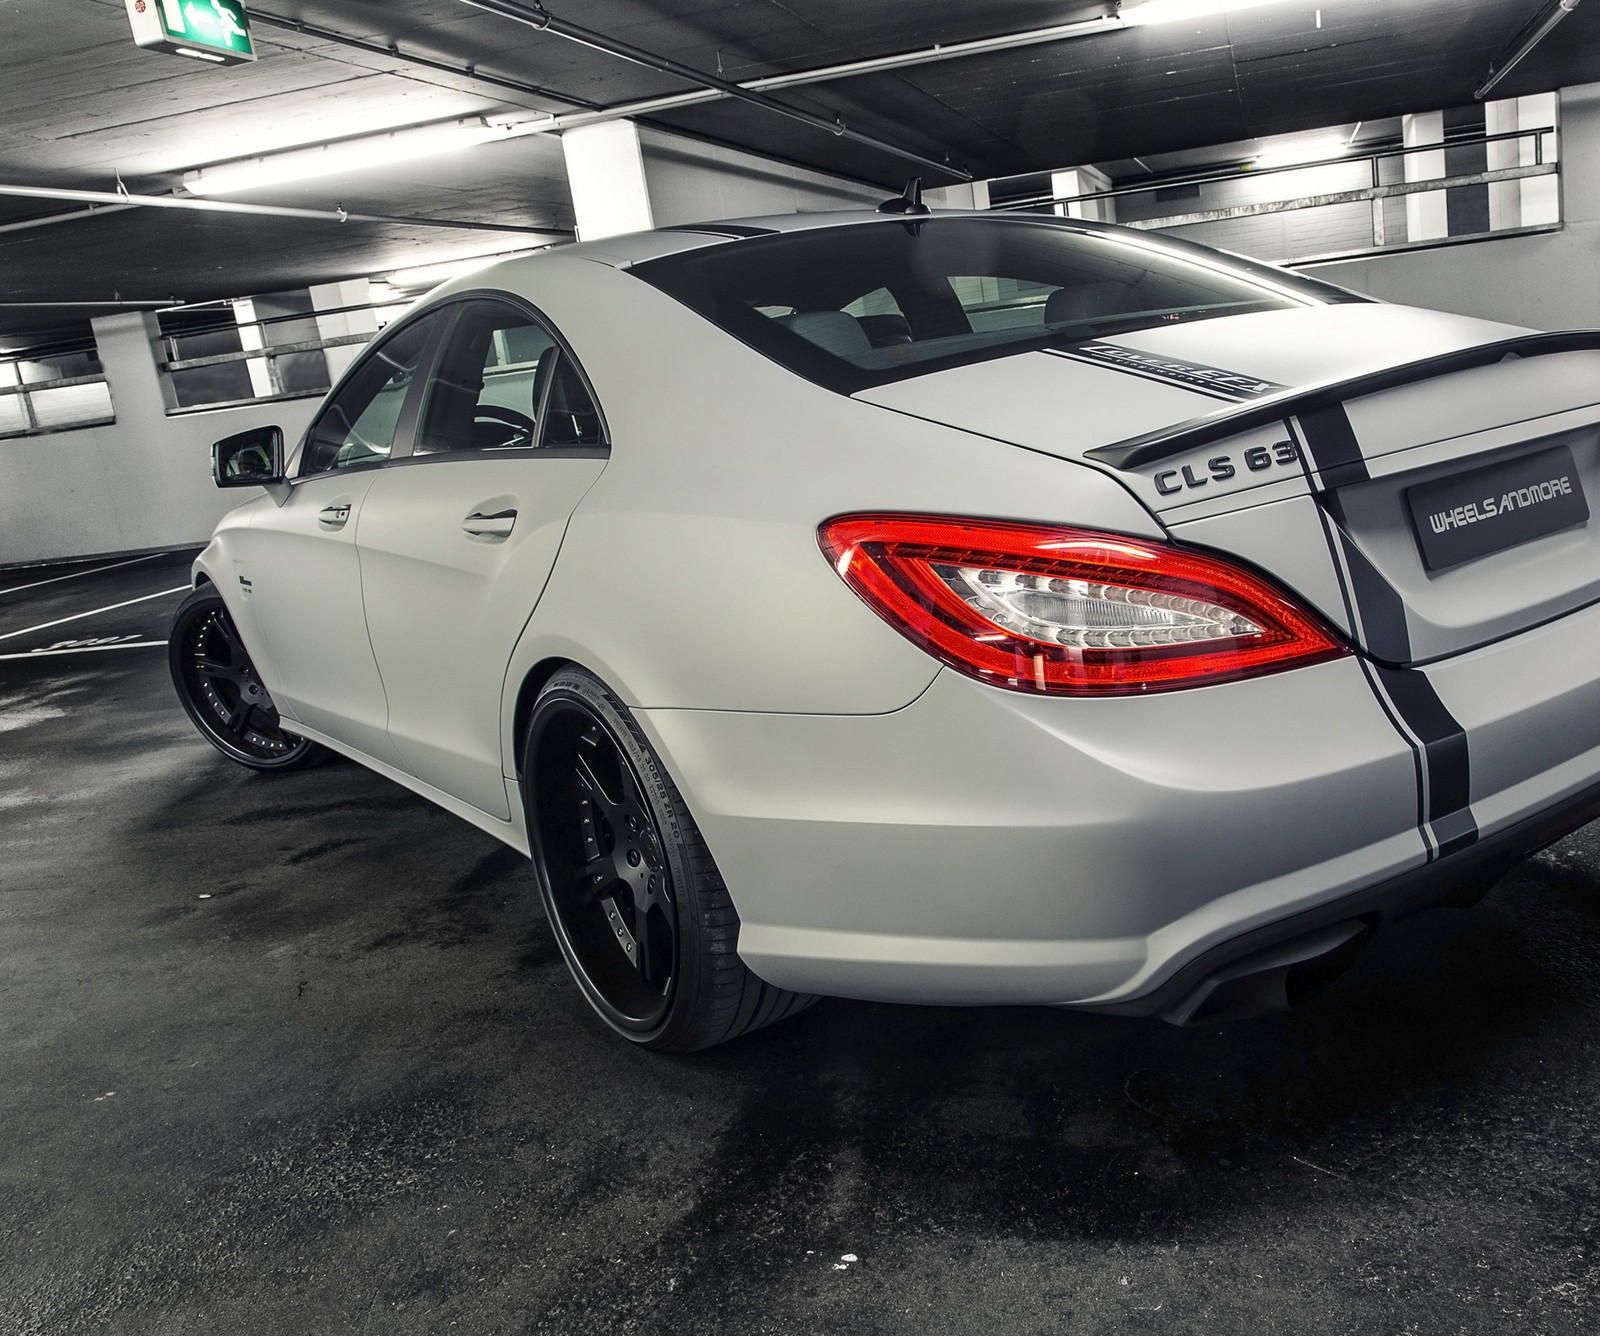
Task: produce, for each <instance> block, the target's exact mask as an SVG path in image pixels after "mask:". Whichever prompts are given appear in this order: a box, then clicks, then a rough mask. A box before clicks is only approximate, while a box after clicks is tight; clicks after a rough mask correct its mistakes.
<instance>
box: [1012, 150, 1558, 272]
mask: <svg viewBox="0 0 1600 1336" xmlns="http://www.w3.org/2000/svg"><path fill="white" fill-rule="evenodd" d="M1556 134H1557V131H1556V129H1555V127H1554V126H1539V127H1535V128H1530V129H1526V130H1511V131H1506V132H1504V133H1500V134H1477V135H1468V136H1458V137H1453V138H1447V139H1445V140H1443V141H1442V142H1438V143H1431V144H1416V145H1411V146H1409V147H1400V148H1385V149H1377V150H1373V151H1371V152H1367V153H1360V154H1348V155H1345V156H1341V157H1335V158H1319V159H1316V160H1313V161H1310V162H1298V163H1285V164H1283V165H1280V166H1274V167H1254V166H1251V165H1248V164H1242V165H1240V166H1239V167H1235V168H1230V169H1226V170H1222V169H1218V170H1212V171H1207V172H1201V173H1196V174H1193V175H1189V176H1182V177H1172V178H1165V179H1162V180H1160V181H1155V182H1150V183H1148V184H1144V183H1141V184H1139V185H1132V186H1121V187H1117V188H1115V189H1111V190H1098V191H1090V192H1086V193H1084V194H1078V195H1065V196H1054V195H1050V194H1040V195H1034V196H1028V197H1025V198H1023V199H1019V200H1012V201H1008V202H1007V203H1005V204H1002V205H997V206H996V209H997V210H1001V211H1007V212H1010V211H1038V210H1041V209H1052V210H1058V211H1062V212H1065V211H1068V210H1072V209H1073V208H1074V206H1076V208H1077V209H1078V211H1079V213H1080V216H1089V217H1094V216H1097V215H1100V214H1102V213H1103V212H1105V210H1104V209H1103V208H1102V207H1100V206H1104V205H1110V206H1111V207H1112V209H1114V208H1115V206H1116V204H1117V203H1118V202H1119V201H1128V202H1130V203H1131V202H1133V201H1134V200H1137V199H1139V198H1140V197H1148V196H1151V195H1154V194H1155V192H1157V191H1168V190H1173V189H1184V188H1195V189H1197V190H1199V191H1203V190H1204V188H1205V187H1207V186H1214V187H1227V186H1238V185H1241V184H1245V183H1249V184H1251V185H1255V184H1256V183H1258V182H1261V181H1262V180H1263V179H1265V178H1272V177H1284V176H1288V175H1291V174H1294V173H1307V172H1316V171H1326V170H1328V169H1336V168H1340V167H1343V168H1351V167H1355V166H1358V165H1359V164H1361V163H1363V162H1364V163H1366V164H1367V169H1368V172H1369V174H1370V182H1371V184H1370V185H1366V186H1362V187H1357V188H1351V189H1342V190H1323V191H1315V192H1312V193H1305V194H1296V195H1285V196H1283V197H1281V198H1278V199H1272V198H1267V199H1258V200H1247V201H1243V202H1240V203H1236V204H1220V205H1218V206H1217V207H1212V208H1200V209H1194V210H1190V211H1188V212H1185V213H1172V214H1162V215H1159V216H1155V217H1144V218H1124V217H1118V218H1117V219H1116V221H1117V222H1119V223H1121V224H1122V225H1123V226H1126V227H1134V228H1139V229H1141V230H1143V231H1169V230H1173V229H1177V228H1204V227H1206V226H1207V225H1217V224H1228V223H1237V222H1241V221H1243V220H1247V219H1254V218H1265V217H1270V216H1273V215H1281V214H1295V213H1304V212H1305V211H1307V210H1311V209H1323V208H1330V207H1334V206H1340V205H1358V204H1367V205H1370V207H1371V223H1370V244H1369V245H1367V246H1366V247H1365V248H1364V249H1366V250H1370V251H1382V250H1392V249H1395V248H1397V247H1399V246H1414V245H1418V244H1435V245H1437V244H1444V243H1448V242H1456V241H1468V240H1479V239H1482V238H1484V237H1490V236H1503V235H1505V234H1507V233H1508V232H1516V231H1535V230H1538V231H1543V230H1547V229H1549V228H1552V227H1557V226H1560V218H1559V213H1558V214H1557V216H1556V217H1555V218H1554V219H1553V220H1550V221H1545V222H1541V223H1538V224H1535V225H1532V226H1524V225H1521V224H1520V223H1519V224H1518V225H1515V226H1509V227H1495V226H1493V223H1492V221H1491V225H1490V226H1489V228H1488V229H1487V230H1483V229H1478V230H1473V231H1467V232H1459V233H1450V232H1448V231H1447V232H1446V233H1445V234H1444V235H1433V236H1428V237H1420V238H1414V237H1411V236H1410V235H1409V233H1408V230H1407V228H1406V227H1404V226H1401V227H1399V228H1396V227H1395V226H1393V225H1392V223H1391V219H1390V215H1389V213H1388V211H1387V210H1386V209H1385V207H1384V205H1385V202H1386V201H1388V200H1403V199H1406V198H1409V197H1412V196H1419V195H1431V194H1436V193H1438V192H1441V191H1452V190H1459V189H1463V188H1469V187H1475V186H1495V185H1503V184H1510V183H1514V182H1523V181H1531V180H1536V179H1538V178H1541V177H1558V176H1559V175H1560V171H1561V167H1560V163H1559V161H1557V157H1556V152H1555V145H1554V138H1553V137H1554V136H1555V135H1556ZM1547 141H1549V142H1548V143H1547ZM1496 144H1502V145H1519V146H1520V145H1523V144H1526V145H1528V146H1529V148H1530V149H1531V152H1530V151H1529V150H1524V149H1521V148H1520V147H1519V149H1518V152H1517V154H1516V156H1518V157H1523V156H1531V157H1532V159H1533V161H1532V162H1529V163H1522V164H1519V165H1517V166H1510V167H1498V168H1486V169H1485V170H1481V171H1467V172H1459V171H1458V172H1453V173H1452V172H1446V173H1445V174H1444V175H1435V176H1428V177H1425V178H1422V179H1414V180H1389V181H1386V180H1384V179H1383V178H1384V176H1385V174H1386V173H1385V171H1384V166H1385V164H1388V163H1392V162H1396V161H1400V162H1404V161H1405V160H1406V159H1410V158H1414V157H1417V156H1420V155H1424V154H1438V155H1441V156H1443V155H1444V154H1447V153H1449V154H1453V153H1455V152H1456V151H1458V150H1463V149H1469V150H1470V149H1478V148H1482V149H1483V150H1484V152H1485V155H1486V157H1489V156H1492V155H1491V154H1490V146H1491V145H1496ZM1390 174H1392V173H1390ZM1403 174H1404V169H1403V168H1402V175H1403ZM1108 221H1109V220H1108ZM1195 239H1197V240H1203V239H1205V238H1204V237H1203V236H1196V238H1195ZM1230 248H1231V249H1236V250H1237V249H1240V247H1239V245H1238V244H1237V243H1236V242H1235V243H1234V244H1232V245H1231V246H1230ZM1351 249H1353V250H1354V251H1356V252H1359V251H1360V250H1361V249H1363V248H1362V247H1356V248H1347V250H1351ZM1274 258H1278V259H1284V260H1289V259H1293V260H1297V261H1300V262H1306V261H1309V260H1312V259H1320V258H1328V257H1323V256H1315V255H1295V256H1278V257H1274ZM1340 258H1345V256H1344V255H1341V257H1340Z"/></svg>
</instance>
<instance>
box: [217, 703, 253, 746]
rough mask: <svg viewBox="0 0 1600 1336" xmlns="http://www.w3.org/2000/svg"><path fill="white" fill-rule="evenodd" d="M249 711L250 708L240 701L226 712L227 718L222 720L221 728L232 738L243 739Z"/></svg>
mask: <svg viewBox="0 0 1600 1336" xmlns="http://www.w3.org/2000/svg"><path fill="white" fill-rule="evenodd" d="M250 710H251V706H250V705H249V704H247V703H246V702H245V701H242V700H241V701H240V702H239V703H238V704H237V705H235V706H234V707H233V708H232V709H231V710H230V711H229V712H228V717H227V718H226V719H224V720H223V727H224V728H226V729H227V730H228V732H230V733H232V734H233V735H234V737H236V738H237V737H243V736H244V732H245V725H246V724H247V723H248V722H249V720H250Z"/></svg>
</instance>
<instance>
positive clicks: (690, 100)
mask: <svg viewBox="0 0 1600 1336" xmlns="http://www.w3.org/2000/svg"><path fill="white" fill-rule="evenodd" d="M1127 26H1128V25H1127V24H1125V23H1124V22H1123V21H1122V20H1121V19H1119V18H1117V17H1115V16H1114V15H1107V16H1105V17H1104V18H1097V19H1084V20H1082V21H1081V22H1078V23H1057V24H1053V25H1051V26H1050V27H1048V28H1029V29H1027V30H1025V31H1023V32H1012V33H1001V34H999V35H998V36H994V37H979V38H976V39H975V40H973V41H970V42H952V43H951V44H950V45H949V46H927V47H920V48H918V49H917V50H915V51H900V52H896V53H895V54H894V55H889V56H871V57H868V58H867V59H865V60H852V61H848V62H846V63H844V64H842V65H823V66H821V67H819V68H816V69H809V70H795V71H792V72H791V73H789V74H769V75H766V76H764V77H763V78H760V79H745V80H742V81H741V82H740V83H739V85H738V86H739V87H740V88H743V89H745V90H746V91H747V92H752V93H764V92H771V91H772V90H773V89H778V88H800V87H803V86H805V85H807V84H818V83H828V82H831V81H832V80H834V79H849V78H853V77H855V76H857V75H862V74H882V73H885V72H887V71H891V70H901V69H907V68H910V67H911V66H914V65H933V64H937V63H938V62H940V61H945V60H957V59H960V58H961V57H963V56H980V55H987V54H989V53H991V52H995V51H1014V50H1017V49H1018V48H1021V47H1028V46H1042V45H1044V44H1045V43H1047V42H1062V41H1066V40H1068V39H1069V38H1073V37H1092V36H1094V35H1096V34H1098V33H1106V32H1118V31H1120V30H1121V29H1123V28H1125V27H1127ZM728 96H730V94H728V93H724V92H723V91H722V90H721V89H720V88H699V89H696V90H695V91H694V92H692V93H669V94H667V95H666V96H664V97H648V98H641V99H639V100H638V101H636V102H619V103H617V104H616V105H614V106H610V107H604V108H601V109H600V110H598V111H572V112H559V113H556V114H554V115H552V116H551V117H549V119H548V122H546V121H528V122H524V123H521V124H518V125H517V126H516V129H517V130H519V131H523V132H526V133H533V132H535V131H550V130H573V129H576V128H577V127H578V126H580V125H595V124H598V123H599V122H601V121H616V120H622V119H624V118H633V117H639V116H649V115H651V114H653V113H655V112H658V111H675V110H677V109H678V108H679V107H693V106H700V105H702V104H704V103H707V102H719V101H721V100H722V99H723V98H725V97H728Z"/></svg>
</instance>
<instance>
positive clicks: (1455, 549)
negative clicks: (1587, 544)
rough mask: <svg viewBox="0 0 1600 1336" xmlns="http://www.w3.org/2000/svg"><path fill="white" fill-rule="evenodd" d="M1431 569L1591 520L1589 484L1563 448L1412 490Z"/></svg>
mask: <svg viewBox="0 0 1600 1336" xmlns="http://www.w3.org/2000/svg"><path fill="white" fill-rule="evenodd" d="M1406 501H1407V502H1408V503H1409V504H1410V506H1411V523H1412V526H1413V527H1414V528H1415V529H1416V531H1417V544H1418V546H1419V547H1421V549H1422V561H1423V564H1424V565H1425V566H1427V568H1428V569H1429V570H1430V571H1442V570H1444V569H1446V568H1447V567H1450V566H1459V565H1460V564H1461V563H1462V562H1463V561H1472V560H1474V559H1475V558H1477V557H1486V556H1488V555H1489V554H1490V553H1493V552H1504V551H1505V550H1506V549H1507V548H1508V547H1516V546H1517V545H1518V544H1520V543H1529V542H1532V541H1533V540H1534V539H1535V538H1543V537H1544V536H1545V535H1546V534H1548V533H1555V532H1557V531H1558V530H1560V529H1570V528H1572V527H1573V526H1574V525H1577V524H1584V523H1587V522H1588V519H1589V503H1588V501H1587V500H1585V499H1584V495H1583V480H1582V479H1581V478H1580V477H1579V476H1578V470H1577V468H1576V466H1575V465H1574V464H1573V462H1572V451H1571V450H1569V449H1568V448H1567V447H1566V446H1564V445H1558V446H1556V447H1555V448H1554V449H1550V450H1541V451H1539V452H1538V454H1533V455H1523V456H1522V457H1521V458H1520V459H1511V460H1507V461H1506V462H1505V463H1503V464H1490V465H1489V466H1488V467H1487V468H1481V469H1473V470H1472V471H1471V472H1470V473H1458V474H1456V475H1455V476H1454V477H1452V478H1441V479H1440V480H1439V481H1438V482H1428V483H1422V484H1421V485H1419V486H1417V487H1411V488H1407V490H1406Z"/></svg>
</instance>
